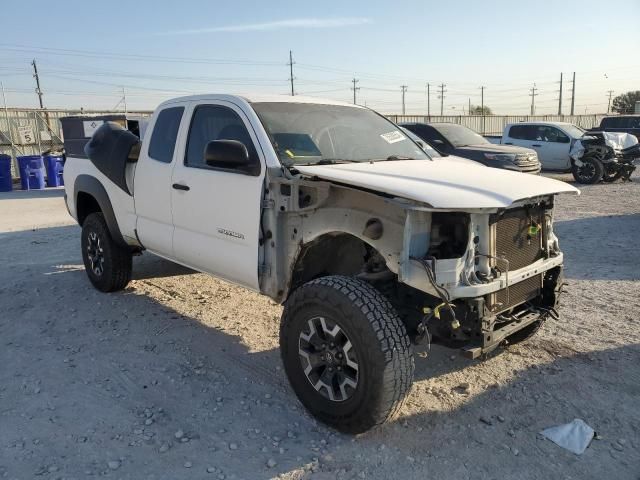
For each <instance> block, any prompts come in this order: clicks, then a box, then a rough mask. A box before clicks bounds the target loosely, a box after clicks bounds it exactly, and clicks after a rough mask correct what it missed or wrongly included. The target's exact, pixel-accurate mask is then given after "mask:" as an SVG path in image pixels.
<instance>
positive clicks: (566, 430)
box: [540, 418, 595, 455]
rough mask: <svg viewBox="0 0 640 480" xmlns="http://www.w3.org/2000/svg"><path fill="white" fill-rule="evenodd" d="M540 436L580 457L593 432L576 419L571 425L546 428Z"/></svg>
mask: <svg viewBox="0 0 640 480" xmlns="http://www.w3.org/2000/svg"><path fill="white" fill-rule="evenodd" d="M540 435H542V436H543V437H545V438H548V439H549V440H551V441H552V442H553V443H555V444H556V445H558V446H560V447H562V448H566V449H567V450H569V451H570V452H573V453H575V454H576V455H581V454H582V453H584V451H585V450H586V449H587V447H588V446H589V444H590V443H591V440H592V439H593V436H594V435H595V431H594V430H593V428H591V427H590V426H589V425H587V424H586V423H584V421H582V420H580V419H579V418H576V419H575V420H574V421H573V422H571V423H565V424H564V425H558V426H556V427H550V428H547V429H545V430H543V431H541V432H540Z"/></svg>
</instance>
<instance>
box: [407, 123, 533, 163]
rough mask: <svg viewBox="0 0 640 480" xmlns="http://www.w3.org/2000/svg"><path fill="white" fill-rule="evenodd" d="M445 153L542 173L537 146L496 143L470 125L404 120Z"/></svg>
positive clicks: (417, 133)
mask: <svg viewBox="0 0 640 480" xmlns="http://www.w3.org/2000/svg"><path fill="white" fill-rule="evenodd" d="M401 126H403V127H404V128H406V129H407V130H411V131H412V132H413V133H415V134H416V135H417V136H418V137H420V138H421V139H422V140H424V141H425V142H427V143H428V144H429V145H431V146H432V147H433V148H435V149H436V150H437V151H438V152H440V153H441V154H443V155H457V156H458V157H463V158H468V159H470V160H475V161H476V162H480V163H482V164H483V165H486V166H488V167H494V168H503V169H505V170H513V171H516V172H523V173H539V172H540V162H539V161H538V155H537V154H536V152H535V151H534V150H530V149H528V148H522V147H513V146H508V145H495V144H493V143H491V142H489V141H488V140H487V139H486V138H484V137H483V136H481V135H479V134H478V133H476V132H474V131H473V130H471V129H470V128H467V127H465V126H463V125H458V124H455V123H402V124H401Z"/></svg>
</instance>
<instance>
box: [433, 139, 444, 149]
mask: <svg viewBox="0 0 640 480" xmlns="http://www.w3.org/2000/svg"><path fill="white" fill-rule="evenodd" d="M432 142H433V143H435V144H436V145H437V146H438V147H444V142H443V141H442V140H440V139H439V138H436V139H434V140H432Z"/></svg>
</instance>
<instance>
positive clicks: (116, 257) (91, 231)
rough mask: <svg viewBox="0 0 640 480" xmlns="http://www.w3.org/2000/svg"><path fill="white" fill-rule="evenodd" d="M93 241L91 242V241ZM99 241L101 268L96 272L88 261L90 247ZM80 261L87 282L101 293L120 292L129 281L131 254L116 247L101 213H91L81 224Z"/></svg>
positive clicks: (122, 248)
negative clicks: (81, 261)
mask: <svg viewBox="0 0 640 480" xmlns="http://www.w3.org/2000/svg"><path fill="white" fill-rule="evenodd" d="M92 239H93V240H92ZM96 239H99V246H100V248H101V255H102V263H101V265H102V268H101V269H98V270H99V271H98V272H96V271H95V269H94V265H93V264H92V261H91V260H90V252H89V248H90V245H91V244H92V242H93V244H95V242H96ZM81 247H82V260H83V262H84V267H85V270H86V272H87V276H88V277H89V280H90V281H91V283H92V284H93V286H94V287H96V288H97V289H98V290H100V291H102V292H115V291H117V290H122V289H123V288H124V287H126V286H127V284H128V283H129V280H131V263H132V262H131V258H132V255H131V252H130V251H129V250H128V249H126V248H124V247H122V246H120V245H118V244H117V243H116V242H115V241H114V240H113V238H111V234H110V233H109V228H108V227H107V223H106V222H105V220H104V215H102V213H92V214H90V215H89V216H87V218H86V219H85V221H84V223H83V224H82V240H81Z"/></svg>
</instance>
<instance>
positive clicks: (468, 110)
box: [467, 99, 471, 115]
mask: <svg viewBox="0 0 640 480" xmlns="http://www.w3.org/2000/svg"><path fill="white" fill-rule="evenodd" d="M467 113H468V114H469V115H471V99H469V108H468V109H467Z"/></svg>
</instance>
